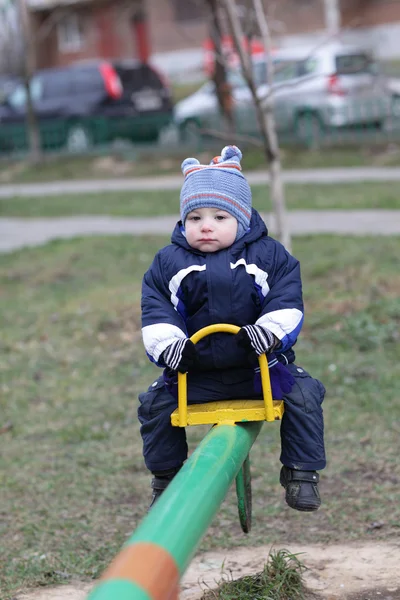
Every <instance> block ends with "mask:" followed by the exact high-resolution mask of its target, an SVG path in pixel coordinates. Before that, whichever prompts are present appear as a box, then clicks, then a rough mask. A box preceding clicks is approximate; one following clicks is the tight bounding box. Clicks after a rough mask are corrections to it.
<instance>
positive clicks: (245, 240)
mask: <svg viewBox="0 0 400 600" xmlns="http://www.w3.org/2000/svg"><path fill="white" fill-rule="evenodd" d="M267 235H268V229H267V226H266V224H265V223H264V221H263V219H262V218H261V217H260V215H259V213H258V212H257V211H256V209H255V208H253V209H252V211H251V220H250V227H249V231H248V232H247V233H245V234H244V236H243V237H241V238H240V239H239V240H237V241H236V242H234V243H233V244H232V246H231V248H233V247H234V248H235V249H239V248H241V247H244V246H246V244H251V243H252V242H255V241H256V240H258V239H260V238H261V237H263V236H267ZM171 242H172V243H173V244H176V245H177V246H181V247H182V248H185V250H189V251H190V252H194V253H195V254H204V252H201V251H200V250H196V249H195V248H192V247H191V246H190V245H189V244H188V243H187V240H186V237H185V235H184V227H183V224H182V221H178V222H177V224H176V225H175V228H174V231H173V232H172V236H171Z"/></svg>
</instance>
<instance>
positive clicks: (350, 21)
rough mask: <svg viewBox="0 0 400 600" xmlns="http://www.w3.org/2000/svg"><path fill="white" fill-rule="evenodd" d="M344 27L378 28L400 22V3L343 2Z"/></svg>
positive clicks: (392, 0)
mask: <svg viewBox="0 0 400 600" xmlns="http://www.w3.org/2000/svg"><path fill="white" fill-rule="evenodd" d="M341 11H342V26H343V27H346V28H347V27H376V26H379V25H383V24H388V25H389V24H392V23H394V22H396V21H397V22H400V2H398V1H396V0H342V1H341Z"/></svg>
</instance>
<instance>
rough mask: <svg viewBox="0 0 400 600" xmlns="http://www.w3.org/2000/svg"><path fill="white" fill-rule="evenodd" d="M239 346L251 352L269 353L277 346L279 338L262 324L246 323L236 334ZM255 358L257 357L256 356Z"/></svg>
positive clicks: (257, 353) (258, 353) (258, 354)
mask: <svg viewBox="0 0 400 600" xmlns="http://www.w3.org/2000/svg"><path fill="white" fill-rule="evenodd" d="M236 339H237V342H238V344H239V346H242V347H243V348H246V349H247V350H248V351H249V354H254V353H255V354H256V355H257V356H260V354H264V353H265V352H266V353H267V354H268V353H269V352H272V350H273V349H274V348H275V346H277V343H278V340H277V338H276V337H275V336H274V334H273V333H271V331H268V329H264V327H261V325H244V327H242V328H241V329H240V331H238V333H237V334H236ZM254 358H255V357H254Z"/></svg>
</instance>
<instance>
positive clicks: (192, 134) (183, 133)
mask: <svg viewBox="0 0 400 600" xmlns="http://www.w3.org/2000/svg"><path fill="white" fill-rule="evenodd" d="M180 138H181V140H182V142H185V143H186V144H189V145H190V146H196V145H197V144H198V143H199V142H201V139H202V135H201V127H200V123H199V122H198V121H196V120H195V119H189V120H188V121H185V122H184V123H183V124H182V125H181V127H180Z"/></svg>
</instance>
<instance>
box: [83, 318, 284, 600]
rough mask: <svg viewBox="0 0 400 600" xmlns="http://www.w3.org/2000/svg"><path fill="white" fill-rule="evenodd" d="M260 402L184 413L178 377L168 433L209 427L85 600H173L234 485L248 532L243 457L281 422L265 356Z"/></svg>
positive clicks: (228, 329)
mask: <svg viewBox="0 0 400 600" xmlns="http://www.w3.org/2000/svg"><path fill="white" fill-rule="evenodd" d="M238 331H239V327H237V326H235V325H229V324H225V323H222V324H217V325H209V326H208V327H204V328H203V329H200V330H199V331H197V332H196V333H195V334H194V335H193V336H192V337H191V338H190V339H191V340H192V342H193V343H194V344H196V343H197V342H199V341H200V340H201V339H202V338H203V337H205V336H207V335H210V334H212V333H217V332H219V333H221V332H223V333H233V334H236V333H237V332H238ZM259 364H260V372H261V384H262V391H263V400H221V401H218V402H208V403H206V404H193V405H191V406H188V405H187V376H186V373H178V408H177V409H176V410H175V411H174V412H173V413H172V415H171V422H172V425H174V426H177V427H186V426H188V425H189V426H190V425H200V424H201V425H203V424H211V425H212V428H211V429H210V431H209V432H208V433H207V435H206V436H205V437H204V438H203V440H202V441H201V442H200V444H199V445H198V447H197V448H196V450H195V451H194V452H193V454H192V455H191V456H190V458H189V459H188V460H187V461H186V463H185V464H184V466H183V467H182V469H181V470H180V471H179V473H178V474H177V475H176V476H175V477H174V479H173V480H172V481H171V483H170V484H169V486H168V488H167V489H166V490H165V492H164V493H163V494H162V496H161V497H160V498H159V499H158V500H157V502H156V504H155V505H154V507H153V508H152V509H151V511H150V512H149V513H148V515H147V516H146V517H145V518H144V519H143V521H142V522H141V523H140V525H139V526H138V528H137V529H136V531H134V533H133V534H132V536H131V537H130V538H129V540H128V541H127V542H126V543H125V545H124V546H123V548H122V550H121V551H120V552H119V553H118V554H117V556H116V557H115V558H114V560H113V561H112V563H111V565H110V566H109V567H108V568H107V569H106V570H105V572H104V573H103V575H102V577H101V579H100V581H99V583H98V584H97V586H96V587H95V588H94V590H93V591H92V592H91V593H90V594H89V596H88V600H178V597H179V581H180V579H181V577H182V575H183V574H184V572H185V570H186V569H187V567H188V566H189V563H190V561H191V559H192V558H193V555H194V553H195V551H196V549H197V547H198V545H199V543H200V541H201V539H202V537H203V536H204V534H205V533H206V531H207V529H208V527H209V525H210V524H211V522H212V520H213V518H214V516H215V515H216V513H217V512H218V510H219V507H220V505H221V503H222V502H223V500H224V498H225V496H226V494H227V492H228V490H229V488H230V486H231V484H232V482H233V480H234V479H236V493H237V499H238V510H239V519H240V524H241V527H242V530H243V531H244V532H245V533H248V532H249V531H250V528H251V477H250V462H249V452H250V449H251V447H252V445H253V443H254V442H255V440H256V438H257V436H258V434H259V433H260V431H261V428H262V425H263V422H264V421H275V420H279V419H281V418H282V415H283V411H284V406H283V400H273V399H272V394H271V384H270V378H269V372H268V363H267V359H266V356H265V354H262V355H261V356H260V357H259Z"/></svg>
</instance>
